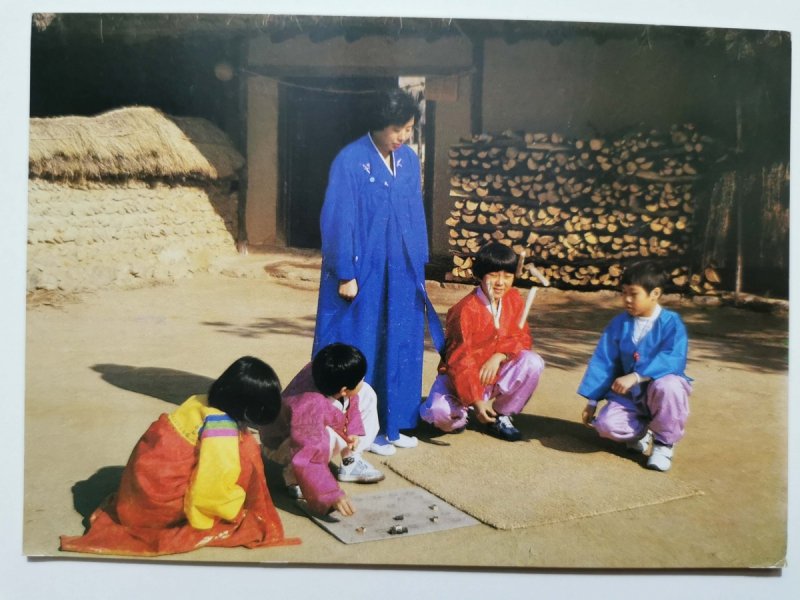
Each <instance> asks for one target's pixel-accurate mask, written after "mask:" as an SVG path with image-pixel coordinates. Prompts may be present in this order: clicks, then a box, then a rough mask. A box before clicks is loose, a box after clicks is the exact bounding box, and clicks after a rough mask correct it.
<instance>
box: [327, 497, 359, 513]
mask: <svg viewBox="0 0 800 600" xmlns="http://www.w3.org/2000/svg"><path fill="white" fill-rule="evenodd" d="M333 508H334V510H337V511H339V514H340V515H342V516H343V517H351V516H352V515H353V514H354V513H355V512H356V509H355V507H354V506H353V504H352V503H351V502H350V498H348V497H347V496H342V497H341V498H339V499H338V500H337V501H336V502H335V503H334V504H333Z"/></svg>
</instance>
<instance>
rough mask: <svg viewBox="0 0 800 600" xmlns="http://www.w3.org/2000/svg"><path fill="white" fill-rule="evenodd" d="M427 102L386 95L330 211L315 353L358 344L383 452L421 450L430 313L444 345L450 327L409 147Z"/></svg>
mask: <svg viewBox="0 0 800 600" xmlns="http://www.w3.org/2000/svg"><path fill="white" fill-rule="evenodd" d="M419 114H420V113H419V107H418V106H417V104H416V102H415V101H414V100H413V98H412V97H411V96H410V95H409V94H407V93H405V92H403V91H402V90H399V89H394V90H389V91H387V92H382V93H380V94H379V98H378V102H377V109H376V111H375V118H374V119H373V125H372V126H371V127H370V131H369V133H367V134H366V135H365V136H363V137H362V138H359V139H357V140H356V141H354V142H352V143H350V144H348V145H347V146H345V147H344V148H343V149H342V150H341V151H340V152H339V154H338V155H337V156H336V158H335V159H334V161H333V164H332V165H331V169H330V174H329V177H328V187H327V190H326V193H325V202H324V204H323V207H322V214H321V217H320V228H321V233H322V274H321V278H320V291H319V305H318V309H317V322H316V329H315V332H314V349H313V354H314V355H316V353H317V351H318V350H319V349H321V348H323V347H325V346H327V345H328V344H332V343H334V342H342V343H345V344H350V345H352V346H356V347H357V348H359V349H360V350H361V352H362V353H363V354H364V356H365V357H366V358H367V369H368V370H367V375H366V381H367V382H368V383H369V384H370V385H371V386H372V387H373V388H374V389H375V391H376V393H377V396H378V415H379V419H380V426H381V430H380V434H379V435H378V437H377V438H376V442H375V443H374V444H373V446H372V448H371V449H372V451H373V452H377V453H379V454H384V455H388V454H392V453H394V451H395V447H403V448H407V447H413V446H415V445H416V442H417V440H416V438H414V437H410V436H407V435H404V434H402V433H401V431H400V430H408V429H413V428H414V427H416V425H417V419H418V415H419V403H420V398H421V390H422V352H423V342H424V329H425V313H426V310H428V312H429V323H430V325H429V327H430V328H431V331H432V335H434V337H435V338H437V339H435V340H434V343H436V344H437V345H438V344H440V343H441V341H440V337H439V334H440V333H441V325H440V323H439V321H438V317H436V315H435V313H434V312H433V310H432V308H431V306H430V302H429V301H428V299H427V295H426V292H425V263H426V262H427V261H428V234H427V227H426V225H425V212H424V207H423V203H422V186H421V177H420V164H419V159H418V158H417V155H416V153H415V152H414V151H413V150H412V149H411V148H409V147H408V146H407V145H406V142H407V141H408V139H409V138H410V136H411V132H412V130H413V127H414V123H415V121H416V120H417V119H418V118H419Z"/></svg>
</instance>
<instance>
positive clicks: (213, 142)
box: [28, 106, 244, 181]
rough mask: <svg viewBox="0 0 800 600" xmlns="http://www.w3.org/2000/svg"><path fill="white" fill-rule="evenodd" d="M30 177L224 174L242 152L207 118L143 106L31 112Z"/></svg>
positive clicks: (76, 178) (230, 174) (239, 162)
mask: <svg viewBox="0 0 800 600" xmlns="http://www.w3.org/2000/svg"><path fill="white" fill-rule="evenodd" d="M28 164H29V174H30V177H40V178H46V179H56V180H69V181H81V180H107V179H112V180H113V179H142V180H149V179H162V180H164V179H165V180H183V179H195V180H220V179H227V178H231V177H234V176H235V174H236V171H237V170H238V169H240V168H241V167H242V166H243V165H244V158H243V157H242V155H241V154H239V152H237V151H236V149H235V148H234V147H233V145H232V144H231V141H230V140H229V139H228V137H227V136H226V135H225V134H224V133H223V132H222V131H221V130H220V129H218V128H217V127H215V126H214V125H213V124H211V123H210V122H209V121H207V120H205V119H200V118H192V117H170V116H167V115H165V114H164V113H162V112H161V111H159V110H157V109H155V108H151V107H144V106H134V107H127V108H120V109H117V110H113V111H109V112H106V113H103V114H100V115H97V116H94V117H80V116H67V117H54V118H32V119H31V120H30V154H29V158H28Z"/></svg>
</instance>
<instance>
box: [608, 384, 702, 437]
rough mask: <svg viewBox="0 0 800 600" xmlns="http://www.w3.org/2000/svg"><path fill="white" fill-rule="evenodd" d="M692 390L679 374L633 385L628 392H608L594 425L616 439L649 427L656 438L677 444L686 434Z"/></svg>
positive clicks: (639, 433) (638, 435) (633, 435)
mask: <svg viewBox="0 0 800 600" xmlns="http://www.w3.org/2000/svg"><path fill="white" fill-rule="evenodd" d="M691 392H692V386H691V384H690V383H689V382H688V381H686V380H685V379H684V378H683V377H680V376H678V375H665V376H664V377H660V378H658V379H654V380H653V381H650V382H648V383H645V384H643V385H641V386H634V387H632V388H631V389H630V391H629V392H628V394H626V395H625V396H620V395H619V394H616V393H614V392H609V393H608V397H607V398H606V400H608V402H607V403H606V405H605V406H604V407H603V408H601V409H600V412H599V413H597V417H596V418H595V420H594V428H595V429H596V430H597V433H599V434H600V437H604V438H608V439H610V440H614V441H617V442H628V441H633V440H637V439H639V438H640V437H642V436H643V435H644V434H645V433H646V432H647V430H648V429H650V430H651V431H652V432H653V434H654V436H655V440H656V441H657V442H659V443H661V444H667V445H670V444H674V443H676V442H678V441H680V440H681V438H683V434H684V430H685V427H686V420H687V418H688V417H689V394H691Z"/></svg>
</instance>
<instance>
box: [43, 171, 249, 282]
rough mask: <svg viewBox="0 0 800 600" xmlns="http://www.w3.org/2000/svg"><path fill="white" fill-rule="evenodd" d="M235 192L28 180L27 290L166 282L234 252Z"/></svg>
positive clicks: (215, 189)
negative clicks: (77, 184)
mask: <svg viewBox="0 0 800 600" xmlns="http://www.w3.org/2000/svg"><path fill="white" fill-rule="evenodd" d="M235 232H236V195H235V194H234V193H230V192H229V191H228V190H221V189H218V188H215V187H211V186H203V187H200V186H198V187H191V186H169V185H166V184H161V183H159V184H148V183H144V182H129V183H125V184H119V185H104V184H85V185H81V186H69V185H65V184H62V183H54V182H49V181H43V180H37V179H33V180H30V182H29V185H28V283H27V288H28V292H29V293H30V292H34V291H36V290H60V291H64V292H79V291H85V290H94V289H100V288H104V287H107V286H110V285H113V286H119V287H123V288H129V287H137V286H141V285H149V284H153V283H159V282H168V281H172V280H175V279H180V278H184V277H190V276H192V274H194V273H197V272H204V271H208V270H209V268H210V267H211V266H212V264H213V261H214V260H215V259H216V258H219V257H221V256H225V255H234V254H235V253H236V248H235Z"/></svg>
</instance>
